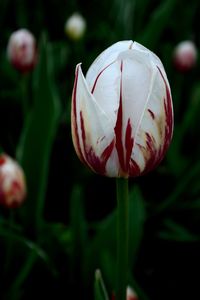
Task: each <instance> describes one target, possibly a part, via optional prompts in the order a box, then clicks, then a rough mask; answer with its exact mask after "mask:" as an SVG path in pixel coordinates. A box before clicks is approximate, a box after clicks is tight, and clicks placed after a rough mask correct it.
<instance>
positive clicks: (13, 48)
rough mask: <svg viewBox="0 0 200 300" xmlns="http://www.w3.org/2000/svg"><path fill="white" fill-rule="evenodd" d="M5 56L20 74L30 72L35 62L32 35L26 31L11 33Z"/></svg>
mask: <svg viewBox="0 0 200 300" xmlns="http://www.w3.org/2000/svg"><path fill="white" fill-rule="evenodd" d="M7 56H8V59H9V61H10V62H11V64H12V65H13V66H14V67H15V68H16V69H17V70H19V71H20V72H22V73H24V72H28V71H31V70H32V69H33V68H34V66H35V64H36V61H37V50H36V42H35V38H34V36H33V35H32V33H31V32H30V31H28V30H26V29H20V30H17V31H15V32H13V33H12V34H11V36H10V38H9V41H8V47H7Z"/></svg>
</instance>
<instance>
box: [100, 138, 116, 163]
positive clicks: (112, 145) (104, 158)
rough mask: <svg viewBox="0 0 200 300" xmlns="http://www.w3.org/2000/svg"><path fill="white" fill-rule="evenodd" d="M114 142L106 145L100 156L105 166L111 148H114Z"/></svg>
mask: <svg viewBox="0 0 200 300" xmlns="http://www.w3.org/2000/svg"><path fill="white" fill-rule="evenodd" d="M114 145H115V143H114V140H113V141H112V142H111V143H110V145H108V146H107V147H106V149H105V150H104V151H103V153H102V154H101V160H102V161H103V163H104V165H106V163H107V160H108V158H109V157H110V155H111V153H112V151H113V148H114Z"/></svg>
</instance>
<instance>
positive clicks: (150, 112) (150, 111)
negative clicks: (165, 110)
mask: <svg viewBox="0 0 200 300" xmlns="http://www.w3.org/2000/svg"><path fill="white" fill-rule="evenodd" d="M148 112H149V114H150V116H151V117H152V119H153V120H154V119H155V115H154V113H153V112H152V110H150V109H148Z"/></svg>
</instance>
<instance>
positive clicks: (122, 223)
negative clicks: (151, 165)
mask: <svg viewBox="0 0 200 300" xmlns="http://www.w3.org/2000/svg"><path fill="white" fill-rule="evenodd" d="M116 181H117V205H118V209H117V280H116V300H126V286H127V273H128V180H127V179H124V178H119V179H117V180H116Z"/></svg>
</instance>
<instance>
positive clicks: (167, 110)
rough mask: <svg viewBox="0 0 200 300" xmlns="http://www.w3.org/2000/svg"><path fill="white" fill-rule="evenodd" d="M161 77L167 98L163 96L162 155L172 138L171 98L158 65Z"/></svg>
mask: <svg viewBox="0 0 200 300" xmlns="http://www.w3.org/2000/svg"><path fill="white" fill-rule="evenodd" d="M157 68H158V70H159V72H160V74H161V76H162V79H163V81H164V83H165V89H166V97H167V99H165V98H164V108H165V115H166V125H165V142H164V146H163V156H164V154H165V152H166V151H167V149H168V147H169V144H170V142H171V139H172V133H173V109H172V100H171V95H170V91H169V87H168V84H167V82H166V80H165V78H164V76H163V74H162V72H161V70H160V69H159V67H157Z"/></svg>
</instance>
